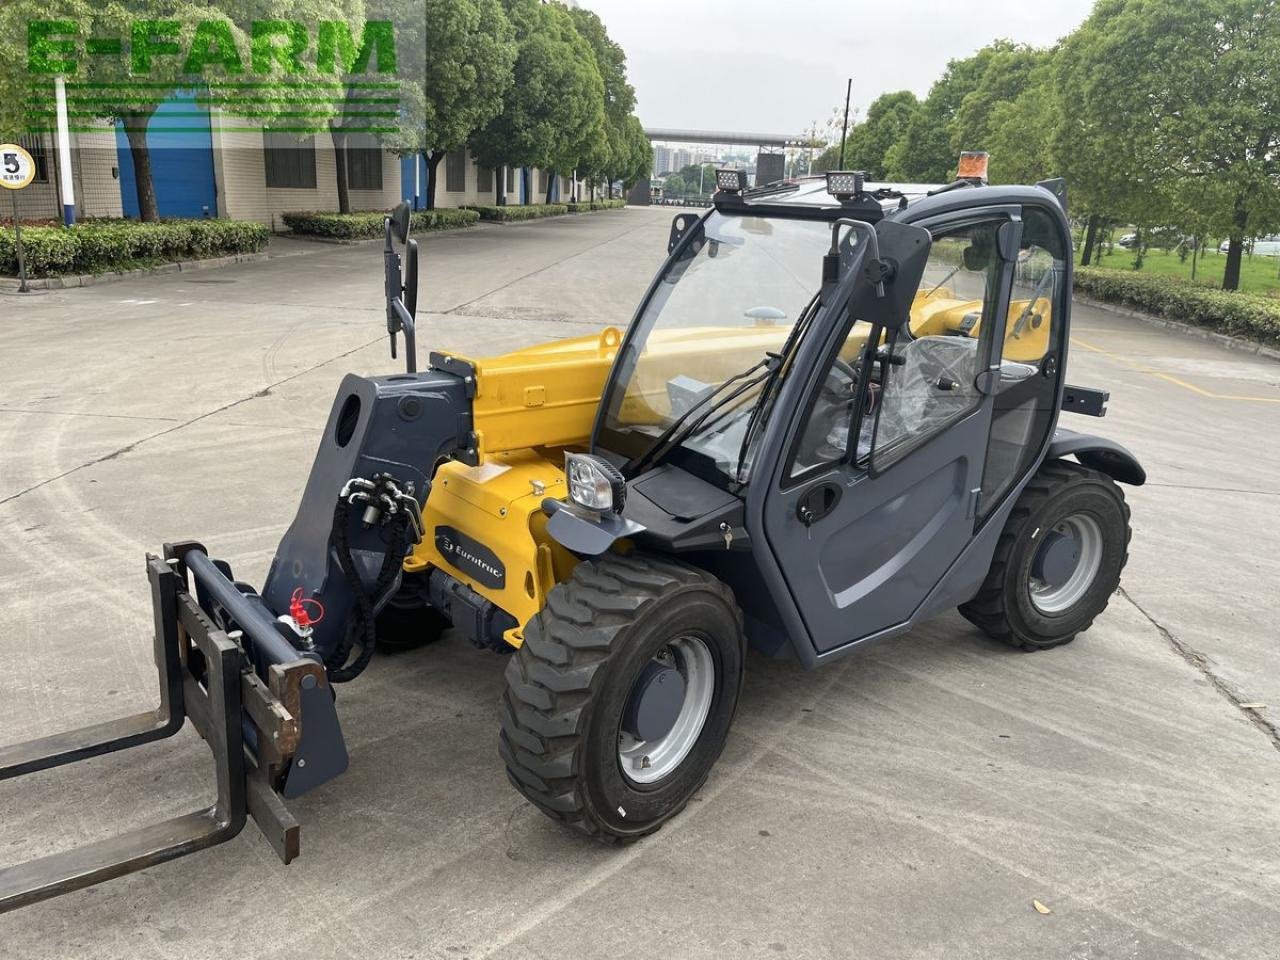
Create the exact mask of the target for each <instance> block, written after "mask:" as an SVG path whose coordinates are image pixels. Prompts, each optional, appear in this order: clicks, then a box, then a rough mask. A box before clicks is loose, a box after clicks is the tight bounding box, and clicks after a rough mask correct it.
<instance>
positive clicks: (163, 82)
mask: <svg viewBox="0 0 1280 960" xmlns="http://www.w3.org/2000/svg"><path fill="white" fill-rule="evenodd" d="M33 22H38V23H46V24H48V23H56V26H52V27H45V28H39V27H37V28H36V32H35V33H29V25H30V24H32V23H33ZM326 23H327V24H330V25H342V27H343V29H344V30H345V32H346V33H347V34H348V35H349V36H352V37H362V36H363V35H364V25H365V2H364V0H273V2H272V3H271V4H270V6H269V8H264V5H263V4H262V3H261V2H260V0H218V3H217V5H216V6H211V5H209V4H201V3H195V2H183V0H129V2H124V0H99V2H89V0H59V2H56V3H52V4H51V3H49V2H48V0H10V2H7V3H6V4H5V5H4V7H3V8H2V9H0V59H2V60H3V61H4V62H5V63H6V64H8V65H9V66H8V68H7V70H6V71H5V72H6V73H10V74H14V73H16V74H18V77H17V83H18V84H25V83H26V82H28V81H29V79H30V74H28V73H27V71H25V70H24V69H23V67H22V66H21V65H24V64H25V65H27V67H28V69H29V70H30V71H31V74H35V75H36V76H39V75H47V76H48V79H49V89H50V91H51V90H52V86H53V78H54V76H55V75H58V74H63V75H66V76H68V77H69V78H70V79H71V80H73V81H75V82H83V83H94V84H97V85H98V86H95V87H94V88H93V94H94V95H93V98H92V100H90V99H89V98H85V99H84V100H83V101H82V102H80V103H78V104H77V110H79V111H83V113H91V115H92V116H95V117H97V118H99V119H103V120H108V121H119V122H120V123H121V124H122V125H123V127H124V131H125V136H126V138H127V139H128V143H129V151H130V153H131V155H132V159H133V167H134V174H135V180H136V183H137V192H138V196H137V199H138V210H139V215H140V217H141V218H142V219H143V220H146V221H154V220H157V219H159V210H158V208H157V204H156V193H155V183H154V180H153V178H152V173H151V151H150V148H149V146H148V144H147V129H148V126H149V124H150V123H151V118H152V117H153V116H154V115H155V113H156V110H157V109H158V108H159V106H160V104H161V102H162V101H164V100H165V99H167V98H169V97H172V96H173V95H174V94H176V93H178V92H179V91H183V90H191V89H197V90H202V91H203V90H206V89H207V90H208V92H209V94H210V95H211V97H213V98H215V99H218V100H219V101H222V102H224V103H227V102H229V103H235V101H236V99H237V98H238V99H240V102H241V103H245V102H246V98H245V97H244V96H243V94H244V88H238V87H233V86H230V84H232V83H244V82H246V81H247V80H253V81H256V82H260V83H271V82H273V81H280V80H285V81H289V82H295V83H296V82H301V81H305V80H312V81H317V80H321V81H322V80H329V81H332V80H334V79H335V76H336V73H335V70H336V65H331V66H330V67H329V68H328V69H327V70H326V69H324V67H323V65H322V64H321V62H320V59H321V58H319V57H317V58H316V59H315V60H308V59H306V56H307V54H309V53H310V52H311V51H312V49H313V44H315V43H317V41H316V40H314V39H313V38H312V35H311V34H310V32H309V31H310V30H312V29H315V30H317V31H318V29H319V27H320V25H322V24H326ZM335 35H336V31H335ZM91 37H99V38H106V37H121V38H127V39H126V42H125V48H124V49H125V51H126V55H124V56H86V55H79V56H73V55H72V53H71V51H72V50H73V49H75V48H78V47H80V46H82V45H83V44H84V42H85V41H86V40H87V39H89V38H91ZM68 40H73V41H74V42H73V43H71V44H68V45H66V46H64V45H63V44H64V43H65V42H66V41H68ZM15 65H16V66H15ZM337 72H341V71H340V70H337ZM7 82H8V84H9V86H10V90H8V91H3V92H4V93H6V96H3V97H0V99H2V100H4V101H6V103H7V106H6V107H4V108H0V109H3V110H5V113H6V116H7V119H5V120H4V121H3V122H0V125H4V126H7V127H10V128H12V127H13V126H15V125H16V126H18V127H20V128H21V127H24V126H26V127H28V128H29V125H28V124H27V123H26V121H25V119H19V118H18V117H17V116H16V114H18V113H20V112H21V111H23V110H25V105H26V97H25V95H24V94H25V90H22V91H21V92H19V95H18V96H16V97H11V96H9V95H7V94H10V93H14V92H18V91H15V90H14V89H13V87H14V79H13V78H12V77H11V78H10V79H9V80H8V81H7ZM144 83H145V84H146V85H145V86H143V84H144ZM237 95H239V97H237ZM339 103H340V100H339V101H338V103H335V101H334V98H332V97H331V96H320V95H317V94H311V93H310V92H308V91H301V92H299V91H298V90H296V89H290V88H285V87H279V86H266V87H261V88H258V89H256V90H255V91H254V96H253V102H252V104H251V105H245V106H236V107H234V109H233V110H232V111H231V112H233V114H234V115H236V116H240V117H245V118H250V119H252V120H253V122H254V123H263V124H267V123H270V121H271V120H272V119H273V118H275V117H277V116H279V115H280V114H281V113H284V112H287V111H289V110H290V109H291V108H292V112H293V113H295V114H296V113H298V112H305V113H306V114H307V116H306V117H305V119H304V122H305V123H306V124H307V125H308V126H314V127H317V128H318V129H324V126H325V118H326V117H327V116H331V115H332V114H333V113H334V112H335V111H336V110H337V109H338V106H339ZM300 104H301V105H302V106H304V107H305V109H304V110H300V109H299V105H300ZM34 106H35V107H36V108H37V109H38V110H44V111H45V112H46V116H51V111H52V94H51V93H50V95H49V97H48V98H44V99H42V101H41V102H40V103H38V104H35V105H34ZM228 109H229V110H230V109H231V108H228ZM81 119H84V117H83V114H82V115H81ZM294 122H295V123H296V122H297V121H294Z"/></svg>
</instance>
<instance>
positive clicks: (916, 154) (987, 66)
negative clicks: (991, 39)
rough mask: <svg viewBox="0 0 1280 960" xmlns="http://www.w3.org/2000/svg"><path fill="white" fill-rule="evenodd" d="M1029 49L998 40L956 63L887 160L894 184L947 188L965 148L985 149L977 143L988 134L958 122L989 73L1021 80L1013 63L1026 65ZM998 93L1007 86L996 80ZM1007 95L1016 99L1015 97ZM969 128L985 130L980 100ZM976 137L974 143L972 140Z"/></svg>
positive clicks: (972, 104) (971, 114)
mask: <svg viewBox="0 0 1280 960" xmlns="http://www.w3.org/2000/svg"><path fill="white" fill-rule="evenodd" d="M1026 53H1027V48H1026V47H1024V46H1022V45H1020V44H1015V43H1011V42H1010V41H1008V40H997V41H996V42H995V43H993V44H991V45H990V46H987V47H983V48H982V49H981V50H979V51H978V52H977V53H975V54H973V55H972V56H970V57H966V58H964V59H963V60H952V61H951V62H950V63H948V64H947V69H946V71H945V72H944V73H943V75H942V76H941V77H940V78H939V79H938V80H937V82H935V83H934V85H933V86H932V87H930V88H929V95H928V96H927V97H926V98H925V99H924V100H923V101H922V102H921V103H920V105H919V106H918V107H917V108H916V109H915V110H914V111H912V113H911V116H910V118H909V119H908V120H907V122H906V124H905V126H904V128H903V131H902V135H901V136H900V137H899V138H898V139H897V140H896V141H895V142H894V144H893V146H892V147H891V148H890V149H889V150H888V153H887V155H886V157H885V164H886V166H887V168H888V170H887V172H888V176H889V177H890V178H891V179H894V180H903V181H914V182H917V183H941V182H943V181H946V180H950V179H951V178H952V175H953V173H954V172H955V169H956V162H957V160H959V156H960V148H958V146H957V145H958V144H961V143H963V144H964V146H963V149H966V150H980V149H982V146H981V144H980V143H979V142H977V140H976V139H975V138H974V137H976V136H977V135H980V134H981V133H985V130H981V131H968V130H966V129H965V128H963V127H962V126H961V125H960V124H959V123H957V119H958V118H959V117H960V115H961V110H962V108H964V107H965V106H966V104H965V99H966V98H967V97H968V96H969V95H970V94H971V93H974V92H975V91H977V90H978V89H979V87H980V86H981V85H982V84H983V81H984V78H985V76H986V74H987V72H988V70H991V69H993V68H994V69H995V70H996V73H997V76H999V77H1001V78H1006V77H1007V76H1008V75H1011V74H1015V73H1016V72H1017V71H1016V70H1014V69H1013V67H1012V66H1011V63H1012V62H1013V61H1017V60H1019V59H1021V58H1022V57H1023V56H1025V54H1026ZM991 84H992V89H1000V88H1002V87H1006V86H1007V85H1005V84H1002V83H999V82H997V80H996V79H994V78H993V80H992V81H991ZM1005 92H1006V95H1007V96H1008V98H1009V99H1012V95H1014V94H1016V91H1014V94H1008V91H1007V90H1006V91H1005ZM968 106H969V109H968V110H967V111H966V116H967V122H968V123H970V124H977V125H979V126H981V127H985V125H986V119H985V116H984V111H983V109H982V107H983V106H984V105H983V104H981V103H980V102H978V101H977V100H976V99H975V100H971V101H970V102H969V105H968ZM970 134H973V137H971V136H970Z"/></svg>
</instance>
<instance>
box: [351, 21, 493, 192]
mask: <svg viewBox="0 0 1280 960" xmlns="http://www.w3.org/2000/svg"><path fill="white" fill-rule="evenodd" d="M369 3H370V7H371V9H378V10H381V9H382V7H383V6H385V8H386V12H387V13H388V14H391V15H392V16H393V17H394V19H395V21H396V23H397V25H398V26H400V31H401V34H402V39H401V40H400V44H401V46H402V47H403V48H405V49H406V51H422V52H421V53H411V54H406V55H405V56H404V58H403V68H402V72H401V84H400V100H401V115H402V119H401V122H400V124H399V130H398V132H397V133H396V135H395V136H394V137H391V138H388V140H387V145H388V146H389V147H391V148H392V149H395V150H396V151H397V152H400V153H403V154H413V155H417V154H421V155H422V157H423V159H424V160H425V161H426V166H427V197H426V203H427V208H428V209H433V208H434V207H435V204H436V187H437V180H438V177H437V175H436V174H437V170H438V168H439V166H440V161H441V160H443V159H444V157H445V155H446V154H448V153H449V152H451V151H454V150H461V149H463V148H464V147H465V146H466V145H467V141H468V140H469V139H470V138H471V136H472V134H474V133H475V132H476V131H477V130H478V129H480V128H481V127H483V126H484V125H485V124H487V123H489V122H490V121H491V120H493V119H494V118H495V117H497V116H498V114H499V113H501V111H502V105H503V98H504V97H505V96H506V95H507V94H508V92H509V91H510V89H511V84H512V82H513V78H514V72H513V68H514V65H515V60H516V39H515V30H514V29H513V28H512V26H511V22H510V21H509V20H508V19H507V15H506V12H505V11H504V10H503V8H502V4H501V3H500V2H499V0H369ZM380 5H382V6H380ZM498 179H499V180H501V179H502V178H501V177H498Z"/></svg>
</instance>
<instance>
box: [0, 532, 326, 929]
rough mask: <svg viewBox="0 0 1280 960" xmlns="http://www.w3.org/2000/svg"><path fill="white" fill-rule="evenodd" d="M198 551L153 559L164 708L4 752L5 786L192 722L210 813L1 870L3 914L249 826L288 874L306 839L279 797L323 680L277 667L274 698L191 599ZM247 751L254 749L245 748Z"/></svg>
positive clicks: (298, 667) (316, 670)
mask: <svg viewBox="0 0 1280 960" xmlns="http://www.w3.org/2000/svg"><path fill="white" fill-rule="evenodd" d="M193 547H198V545H194V544H183V545H178V546H168V545H166V548H165V554H166V559H163V560H162V559H160V558H158V557H155V556H151V555H148V556H147V577H148V579H149V580H150V582H151V601H152V607H153V610H154V615H155V661H156V668H157V670H158V673H159V679H160V705H159V706H158V707H157V708H156V709H154V710H150V711H148V712H146V713H140V714H137V715H136V716H132V717H122V718H120V719H117V720H111V721H108V722H106V723H99V724H94V725H93V726H89V727H84V728H82V729H79V730H72V731H68V732H66V733H60V734H54V735H53V736H49V737H44V738H41V739H38V740H32V741H29V742H27V743H19V744H15V745H13V746H8V747H2V748H0V780H6V779H9V778H12V777H20V776H22V775H23V774H28V773H35V772H37V771H39V770H49V769H52V768H54V767H60V766H65V765H67V764H70V763H76V762H78V761H80V760H88V759H90V758H93V757H98V756H102V755H104V754H108V753H115V752H116V751H119V750H127V749H128V748H130V747H136V746H139V745H141V744H144V743H152V742H154V741H156V740H163V739H165V738H167V737H171V736H173V735H174V734H176V733H177V732H178V731H179V730H181V729H182V727H183V724H184V723H185V722H186V720H187V719H190V720H191V723H192V726H194V727H195V729H196V730H197V731H198V732H199V734H200V736H201V737H203V738H204V740H205V742H206V743H207V744H208V745H209V749H210V750H211V751H212V753H213V759H214V765H215V768H216V771H217V798H216V800H215V802H214V803H213V805H212V806H209V807H206V808H204V809H202V810H197V811H194V812H192V813H187V814H184V815H182V816H179V817H174V818H172V819H170V820H165V821H163V822H161V823H155V824H150V825H148V826H144V827H140V828H138V829H136V830H132V831H129V832H128V833H124V834H121V835H119V836H115V837H111V838H109V839H106V840H99V841H97V842H94V843H89V844H86V845H84V846H80V847H76V848H74V849H72V850H67V851H65V852H63V853H56V854H53V855H51V856H47V857H42V858H40V859H37V860H31V861H28V862H26V863H21V864H17V865H15V866H11V867H4V868H0V913H3V912H5V911H8V910H13V909H16V908H18V907H22V906H26V905H28V904H32V903H37V902H39V901H41V900H47V899H49V898H51V897H56V896H59V895H60V894H64V893H70V892H71V891H73V890H79V889H82V888H84V887H88V886H92V885H93V884H96V883H102V882H103V881H106V880H111V879H113V878H115V877H120V876H124V875H125V874H128V873H133V872H135V871H138V870H142V869H145V868H146V867H149V866H153V865H155V864H158V863H163V862H165V861H166V860H174V859H176V858H178V857H182V856H186V855H187V854H189V853H195V852H196V851H198V850H203V849H205V848H207V847H212V846H214V845H216V844H219V843H224V842H225V841H227V840H230V839H231V838H233V837H235V836H236V835H237V834H238V833H239V832H240V831H241V830H242V829H243V828H244V824H245V820H246V818H247V817H249V816H251V817H253V819H254V821H255V822H256V823H257V824H258V827H259V829H260V830H261V831H262V833H263V835H264V836H266V838H267V840H268V841H269V842H270V843H271V845H272V847H274V848H275V851H276V853H277V854H278V855H279V856H280V859H281V860H282V861H283V862H285V863H289V862H290V861H291V860H293V858H294V857H296V856H297V855H298V835H299V827H298V823H297V821H296V820H294V818H293V815H292V814H290V813H289V810H288V809H287V808H286V807H285V805H284V803H283V801H282V800H281V799H280V796H279V795H278V793H277V792H276V790H277V786H278V785H280V784H282V783H283V782H284V781H285V776H286V771H287V769H288V767H289V765H290V762H291V761H292V760H293V758H294V755H295V753H296V752H297V751H298V745H299V740H300V724H299V719H298V718H299V716H300V714H301V711H302V709H303V708H304V706H305V703H304V700H305V698H306V697H307V696H309V695H311V694H312V691H317V692H320V693H322V694H323V696H325V697H328V696H329V690H328V685H327V681H326V680H325V677H324V668H323V666H321V665H318V664H316V663H315V662H314V661H313V660H307V659H298V660H295V661H293V662H290V663H282V664H275V665H273V666H272V667H271V670H270V675H269V681H270V686H268V684H267V683H264V682H263V681H262V680H261V679H260V678H259V677H258V676H257V674H256V673H255V672H254V671H253V669H252V667H251V666H250V665H249V662H248V659H247V658H246V656H245V654H244V652H243V650H242V649H241V647H240V646H239V645H238V644H237V643H236V642H235V640H233V639H232V638H231V637H229V636H228V635H227V634H226V632H224V631H223V630H220V629H218V627H217V626H216V625H215V624H214V623H213V621H212V620H211V619H210V618H209V617H208V616H207V615H206V614H205V612H204V610H202V609H201V608H200V606H199V604H198V603H197V601H196V598H195V596H194V595H193V594H192V593H191V592H189V589H188V583H187V570H186V567H185V564H184V563H183V561H182V559H181V558H182V557H183V556H185V555H186V554H187V552H188V551H189V550H190V549H191V548H193ZM248 741H252V743H250V742H248Z"/></svg>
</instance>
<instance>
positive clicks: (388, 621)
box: [375, 574, 450, 653]
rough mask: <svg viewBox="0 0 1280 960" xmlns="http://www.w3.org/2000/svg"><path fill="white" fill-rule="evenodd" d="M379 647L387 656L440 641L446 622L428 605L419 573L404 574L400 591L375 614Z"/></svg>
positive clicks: (423, 581) (424, 582)
mask: <svg viewBox="0 0 1280 960" xmlns="http://www.w3.org/2000/svg"><path fill="white" fill-rule="evenodd" d="M375 625H376V627H377V635H378V647H379V649H381V650H384V651H386V652H388V653H390V652H398V651H401V650H410V649H412V648H414V647H419V646H422V645H423V644H424V643H432V642H434V641H436V640H439V639H440V635H441V634H442V633H444V632H445V630H447V629H448V628H449V626H450V624H449V621H448V620H446V619H445V618H444V617H443V616H441V615H440V614H439V613H438V612H437V611H436V610H435V608H433V607H432V606H430V605H429V604H428V603H427V599H426V581H425V578H424V577H423V576H422V575H421V574H405V576H404V580H403V582H402V583H401V585H400V589H399V590H398V591H396V592H395V593H394V594H392V595H391V598H390V599H389V600H388V601H387V603H386V606H384V607H383V608H382V609H381V610H379V611H378V616H377V619H376V621H375Z"/></svg>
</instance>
